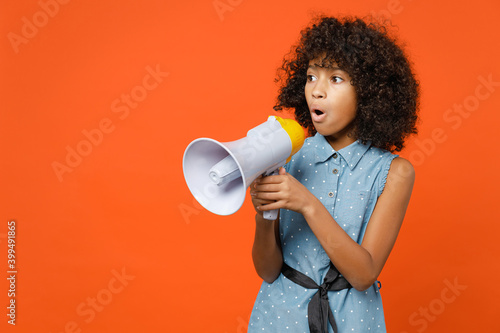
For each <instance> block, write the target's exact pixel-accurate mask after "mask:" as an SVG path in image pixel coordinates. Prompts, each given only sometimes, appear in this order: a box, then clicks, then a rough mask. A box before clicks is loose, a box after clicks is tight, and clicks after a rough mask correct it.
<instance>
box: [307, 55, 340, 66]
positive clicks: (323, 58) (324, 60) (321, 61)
mask: <svg viewBox="0 0 500 333" xmlns="http://www.w3.org/2000/svg"><path fill="white" fill-rule="evenodd" d="M309 67H319V68H339V65H338V63H337V61H335V59H333V58H332V57H328V56H327V55H326V54H321V55H319V56H316V57H314V58H313V59H311V60H309Z"/></svg>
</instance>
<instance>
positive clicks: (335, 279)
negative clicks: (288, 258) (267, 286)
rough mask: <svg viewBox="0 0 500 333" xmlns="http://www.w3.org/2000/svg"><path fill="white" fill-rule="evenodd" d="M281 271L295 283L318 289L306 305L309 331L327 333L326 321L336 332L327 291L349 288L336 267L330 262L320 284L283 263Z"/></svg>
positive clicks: (348, 284) (349, 285)
mask: <svg viewBox="0 0 500 333" xmlns="http://www.w3.org/2000/svg"><path fill="white" fill-rule="evenodd" d="M281 273H283V275H284V276H286V277H287V278H288V279H289V280H291V281H293V282H295V283H296V284H298V285H300V286H302V287H304V288H308V289H319V290H318V291H317V292H316V294H314V296H313V297H312V299H311V301H310V302H309V305H308V306H307V317H308V319H309V331H310V332H311V333H328V322H330V325H332V328H333V332H335V333H337V332H338V331H337V323H335V318H334V317H333V313H332V310H331V309H330V303H329V302H328V291H339V290H342V289H348V288H351V287H352V286H351V284H350V283H349V282H347V280H346V279H345V277H343V276H341V275H340V273H339V271H338V270H337V268H335V266H334V265H333V264H332V263H331V262H330V269H329V270H328V272H327V273H326V276H325V279H324V281H323V284H322V285H321V286H318V285H317V284H316V282H314V280H313V279H311V278H310V277H308V276H307V275H305V274H302V273H301V272H299V271H297V270H295V269H293V268H292V267H290V266H288V265H287V264H285V263H283V267H282V268H281Z"/></svg>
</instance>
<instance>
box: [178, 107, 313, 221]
mask: <svg viewBox="0 0 500 333" xmlns="http://www.w3.org/2000/svg"><path fill="white" fill-rule="evenodd" d="M304 138H305V135H304V130H303V129H302V127H301V126H300V125H299V124H298V123H297V122H296V121H294V120H292V119H282V118H280V117H276V116H269V118H268V120H267V121H266V122H264V123H262V124H260V125H258V126H257V127H254V128H252V129H251V130H249V131H248V133H247V135H246V137H244V138H242V139H239V140H236V141H231V142H222V143H221V142H218V141H216V140H213V139H209V138H200V139H196V140H194V141H193V142H191V143H190V144H189V145H188V146H187V148H186V150H185V152H184V157H183V161H182V168H183V172H184V179H185V180H186V183H187V186H188V188H189V190H190V191H191V193H192V194H193V196H194V197H195V199H196V200H197V201H198V202H199V203H200V205H202V206H203V207H204V208H205V209H207V210H209V211H210V212H212V213H214V214H217V215H231V214H233V213H235V212H236V211H238V210H239V209H240V207H241V206H242V205H243V202H244V201H245V194H246V189H247V187H248V186H249V185H250V184H251V183H252V182H253V181H254V180H255V179H256V178H257V177H258V176H260V175H271V174H277V172H278V169H279V167H281V166H283V165H285V163H286V162H288V161H289V160H290V158H291V157H292V155H293V154H295V153H296V152H298V151H299V150H300V148H301V147H302V145H303V144H304ZM277 215H278V210H273V211H267V212H264V218H266V219H268V220H275V219H276V218H277Z"/></svg>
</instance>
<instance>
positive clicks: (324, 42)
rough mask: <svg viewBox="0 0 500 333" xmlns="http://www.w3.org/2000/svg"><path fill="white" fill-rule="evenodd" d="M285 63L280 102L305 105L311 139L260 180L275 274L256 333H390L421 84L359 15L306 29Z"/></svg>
mask: <svg viewBox="0 0 500 333" xmlns="http://www.w3.org/2000/svg"><path fill="white" fill-rule="evenodd" d="M281 70H282V72H281V73H282V74H284V75H281V76H280V77H281V78H282V79H283V85H282V87H281V89H280V94H279V96H278V102H277V105H276V106H275V110H282V109H283V108H292V109H295V117H296V119H297V121H298V122H299V123H300V124H301V125H302V126H304V127H305V128H307V129H308V131H309V133H310V135H311V137H309V138H308V139H306V142H305V143H304V146H303V148H302V149H301V150H300V151H299V152H298V153H297V154H296V155H294V156H293V157H292V160H291V161H290V162H289V163H288V164H287V165H286V166H285V167H284V168H282V169H281V170H280V172H279V175H275V176H268V177H264V178H258V179H257V180H256V181H255V182H254V183H253V184H252V186H251V191H250V192H251V196H252V202H253V204H254V207H255V209H256V211H257V214H256V217H255V221H256V230H255V240H254V245H253V250H252V256H253V262H254V266H255V269H256V271H257V274H258V275H259V276H260V277H262V279H263V280H264V282H263V284H262V287H261V289H260V292H259V293H258V296H257V299H256V301H255V305H254V308H253V311H252V315H251V318H250V323H249V327H248V332H263V331H264V332H280V333H281V332H325V333H326V332H341V333H342V332H359V331H363V332H385V331H386V328H385V321H384V313H383V309H382V300H381V297H380V293H379V288H380V283H379V282H378V281H377V277H378V276H379V274H380V272H381V270H382V268H383V266H384V264H385V262H386V260H387V258H388V256H389V253H390V252H391V249H392V247H393V246H394V243H395V241H396V238H397V235H398V232H399V229H400V227H401V223H402V222H403V218H404V215H405V212H406V208H407V206H408V202H409V200H410V195H411V191H412V187H413V182H414V170H413V167H412V166H411V164H410V163H409V162H408V161H407V160H405V159H403V158H401V157H398V156H397V155H394V154H392V153H391V151H400V150H401V149H402V148H403V146H404V139H405V138H406V137H407V136H408V135H410V134H412V133H416V132H417V131H416V127H415V124H416V121H417V109H418V95H419V89H418V83H417V82H416V80H415V78H414V75H413V73H412V70H411V68H410V65H409V63H408V61H407V59H406V58H405V56H404V53H403V51H402V50H401V49H400V48H399V47H398V46H397V45H396V43H395V42H394V41H393V40H392V39H391V38H390V37H389V36H388V34H387V32H386V30H385V29H384V28H383V27H381V26H378V25H376V24H367V23H365V22H364V21H362V20H360V19H350V18H347V19H342V20H339V19H336V18H329V17H323V18H319V19H318V20H317V22H316V23H315V24H313V25H312V26H310V27H308V28H306V29H305V30H303V31H302V33H301V39H300V42H299V44H298V45H297V46H296V47H295V48H294V50H293V52H292V54H291V57H289V58H285V60H284V62H283V66H282V68H281ZM278 208H280V209H281V210H280V216H279V218H278V219H277V220H276V221H271V222H270V221H267V220H264V219H263V217H262V213H263V212H264V211H267V210H272V209H278Z"/></svg>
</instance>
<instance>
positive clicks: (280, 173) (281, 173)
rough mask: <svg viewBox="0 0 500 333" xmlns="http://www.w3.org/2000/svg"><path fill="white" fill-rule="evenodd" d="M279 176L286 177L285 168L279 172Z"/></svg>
mask: <svg viewBox="0 0 500 333" xmlns="http://www.w3.org/2000/svg"><path fill="white" fill-rule="evenodd" d="M278 174H279V175H286V170H285V168H283V167H281V168H280V170H279V173H278Z"/></svg>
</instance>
